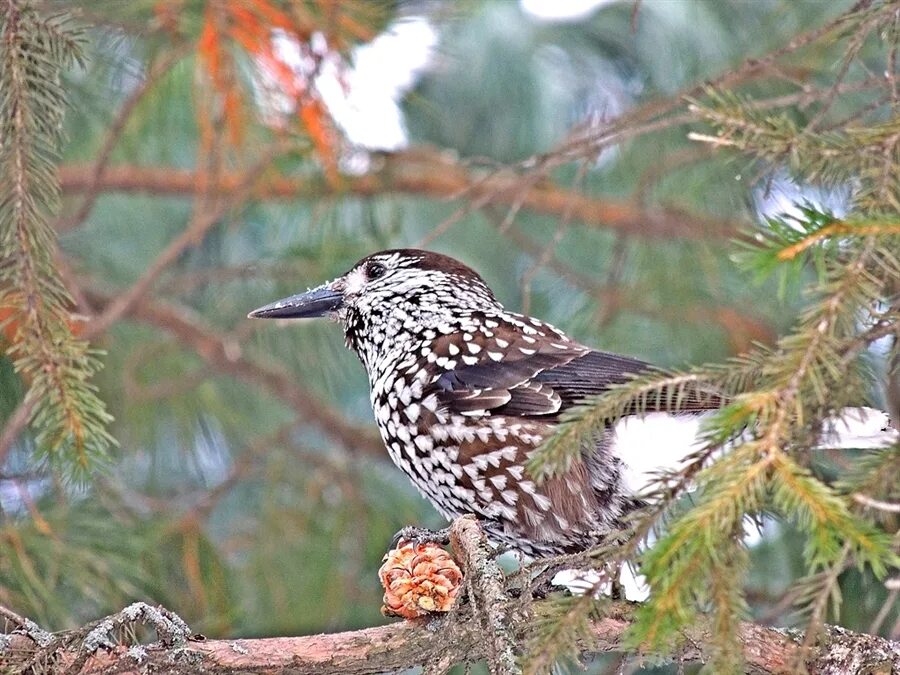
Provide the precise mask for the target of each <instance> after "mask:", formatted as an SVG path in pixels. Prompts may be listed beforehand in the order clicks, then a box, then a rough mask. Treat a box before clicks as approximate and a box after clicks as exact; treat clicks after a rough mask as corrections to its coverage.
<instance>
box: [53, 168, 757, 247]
mask: <svg viewBox="0 0 900 675" xmlns="http://www.w3.org/2000/svg"><path fill="white" fill-rule="evenodd" d="M90 171H91V170H90V167H85V166H83V165H76V166H64V167H61V169H60V185H61V186H62V190H63V191H64V192H66V193H76V192H81V191H84V190H86V189H88V188H89V186H90V184H91V182H90ZM242 178H243V177H242V176H238V175H235V174H233V173H223V174H222V175H221V176H220V177H219V181H218V184H217V185H212V186H210V189H213V190H218V191H219V192H220V193H222V194H226V195H227V194H231V193H233V192H234V191H235V190H236V189H237V188H238V186H239V185H240V182H241V180H242ZM523 180H524V181H527V180H528V177H527V176H524V177H523V176H519V175H517V174H510V173H509V172H504V173H502V174H497V173H492V174H490V175H486V174H485V172H484V171H479V170H476V169H471V168H469V167H466V166H465V165H462V164H459V163H457V162H453V161H451V160H447V159H445V158H442V157H441V156H439V155H437V153H429V154H428V156H425V157H423V153H421V152H419V153H399V154H397V155H389V156H386V157H385V158H384V163H383V166H382V167H381V168H379V169H378V170H377V171H373V172H371V173H368V174H366V175H363V176H346V177H344V180H343V181H342V182H341V185H340V188H339V189H337V188H335V186H333V185H329V183H328V182H327V181H326V180H325V179H324V178H322V177H321V176H313V177H308V176H304V177H299V176H298V177H284V176H263V177H261V178H260V181H259V183H258V185H257V186H256V189H255V190H254V195H256V196H257V197H259V198H260V199H293V200H298V201H301V200H310V199H315V200H322V199H325V198H327V197H328V196H332V197H339V196H343V195H356V196H362V197H373V196H378V195H384V194H391V193H400V194H412V195H424V196H427V197H433V198H435V199H459V198H460V195H463V196H465V198H466V200H467V201H471V202H473V203H476V204H482V203H484V204H487V203H491V204H495V205H505V206H518V205H519V204H520V203H521V207H522V208H525V209H528V210H530V211H532V212H534V213H540V214H545V215H551V216H559V215H560V214H563V213H565V212H566V211H567V210H571V214H572V216H571V217H572V220H573V221H577V222H580V223H584V224H586V225H589V226H595V227H602V228H610V229H613V230H618V231H621V232H623V233H626V234H634V235H636V236H641V237H647V238H659V237H664V238H669V237H679V238H686V239H704V238H708V237H714V238H729V237H734V236H736V235H737V233H738V232H739V230H740V229H741V228H742V227H743V224H742V223H740V222H737V221H729V220H720V219H714V218H709V217H704V216H701V215H698V214H694V213H690V212H687V211H684V210H682V209H678V208H675V207H665V206H657V207H653V208H644V207H641V206H640V205H638V204H635V203H633V202H631V201H627V200H620V199H613V198H607V197H598V196H589V195H584V194H581V193H573V192H572V191H570V190H566V189H562V188H560V187H558V186H556V185H553V184H552V183H549V182H547V181H543V182H540V183H538V184H535V185H532V186H530V187H527V186H526V187H525V188H523V185H522V181H523ZM208 182H209V181H207V180H205V179H204V176H203V172H199V173H198V172H193V171H185V170H180V169H174V168H169V167H138V166H117V167H110V168H109V169H108V170H107V171H106V173H105V174H104V175H103V177H102V179H101V186H102V189H103V190H108V191H119V192H150V193H154V194H170V195H184V196H192V195H194V194H195V193H196V192H197V190H198V189H199V187H198V186H201V185H204V184H207V183H208Z"/></svg>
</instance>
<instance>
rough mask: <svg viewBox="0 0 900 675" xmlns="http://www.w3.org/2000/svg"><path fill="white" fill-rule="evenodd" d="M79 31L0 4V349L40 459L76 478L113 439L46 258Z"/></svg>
mask: <svg viewBox="0 0 900 675" xmlns="http://www.w3.org/2000/svg"><path fill="white" fill-rule="evenodd" d="M81 51H82V32H81V30H80V29H79V28H78V26H77V25H75V24H74V23H73V21H72V20H71V18H70V17H69V16H68V15H66V14H54V15H47V16H45V15H42V14H39V13H38V12H37V11H36V10H35V9H34V8H33V7H31V6H30V5H29V4H28V3H27V2H23V1H22V0H6V1H5V2H4V3H3V7H2V10H0V174H2V176H3V180H2V182H0V251H2V264H0V309H2V312H3V325H4V333H5V334H6V335H7V336H8V338H9V341H10V344H9V346H8V353H9V355H10V357H11V358H12V360H13V362H14V364H15V368H16V371H17V372H18V373H19V376H20V377H21V378H22V380H23V381H24V382H25V383H26V384H27V386H28V390H27V393H26V396H25V403H24V405H26V406H28V407H29V408H30V411H31V422H32V424H33V426H34V428H35V430H36V431H37V441H38V446H39V448H40V449H41V452H42V453H43V456H44V458H46V459H48V460H50V461H51V462H54V463H55V464H57V465H58V466H59V467H60V468H61V469H63V470H64V473H65V474H66V475H68V476H70V477H74V478H83V477H85V474H86V471H87V470H88V469H89V468H91V467H93V466H94V463H95V462H96V461H97V460H99V459H102V458H103V457H104V456H105V455H106V453H107V451H108V449H109V447H110V446H111V444H112V443H113V440H112V438H111V436H110V435H109V434H108V432H107V430H106V427H107V424H108V423H109V421H110V416H109V415H108V413H107V412H106V409H105V406H104V404H103V402H102V401H101V400H100V398H99V397H98V396H97V392H96V389H95V387H94V386H93V385H92V384H91V382H90V380H91V377H92V376H93V375H94V373H95V372H96V371H97V370H98V368H99V367H100V362H99V360H98V358H97V353H96V352H95V351H93V350H91V349H90V348H89V346H88V344H87V342H85V341H83V340H79V339H78V338H77V337H76V336H75V335H74V334H73V327H74V326H75V320H74V317H73V315H72V312H71V309H70V308H71V307H72V300H71V298H70V297H69V294H68V292H67V290H66V287H65V284H64V283H63V281H62V278H61V277H60V274H59V271H58V269H57V267H56V264H55V262H54V256H55V247H56V238H55V233H54V231H53V229H52V227H51V226H50V224H49V222H48V216H49V214H51V213H52V212H53V211H54V209H55V208H56V205H57V201H58V193H59V187H58V183H57V179H56V169H55V162H56V160H57V149H58V147H59V144H60V141H61V128H62V116H63V113H64V110H65V106H66V97H65V92H64V90H63V87H62V84H61V82H60V74H61V72H62V70H63V69H64V68H66V67H68V66H70V65H72V64H75V63H77V62H78V60H79V58H80V55H81Z"/></svg>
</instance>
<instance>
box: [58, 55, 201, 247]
mask: <svg viewBox="0 0 900 675" xmlns="http://www.w3.org/2000/svg"><path fill="white" fill-rule="evenodd" d="M191 47H193V45H183V46H181V47H179V48H176V49H175V50H173V51H171V52H170V53H169V54H168V55H167V56H165V57H164V58H163V59H162V60H161V61H159V62H158V63H156V64H155V65H154V66H153V67H152V68H151V69H150V71H149V72H148V73H147V76H146V77H145V78H144V80H143V81H142V82H141V83H140V85H139V86H138V87H136V88H135V89H134V91H132V92H131V93H130V94H129V95H128V97H127V98H126V99H125V101H124V102H123V103H122V107H121V108H119V112H118V114H117V115H116V117H115V119H114V120H113V122H112V124H111V125H110V127H109V131H107V133H106V138H105V139H104V141H103V145H102V146H100V150H99V151H98V152H97V158H96V159H95V160H94V166H93V170H92V172H91V176H90V184H89V185H88V187H87V189H86V191H85V193H84V199H83V200H82V202H81V206H79V207H78V210H77V211H76V212H75V213H74V214H72V215H71V216H68V217H66V218H61V219H60V220H58V221H57V223H56V228H57V230H59V231H65V230H69V229H71V228H73V227H78V226H79V225H80V224H81V223H83V222H84V220H85V218H87V217H88V215H90V212H91V210H92V209H93V208H94V204H95V203H96V202H97V197H98V196H99V194H100V187H101V180H102V178H103V174H104V172H105V171H106V168H107V166H108V165H109V159H110V157H111V156H112V151H113V149H114V148H115V147H116V145H117V144H118V142H119V139H120V138H121V137H122V134H123V133H124V131H125V127H126V126H127V125H128V120H130V119H131V114H132V113H133V112H134V110H135V108H137V106H138V104H139V103H140V102H141V101H142V100H144V97H145V96H146V95H147V94H148V93H149V92H150V91H151V90H152V89H153V87H154V85H155V84H156V83H157V82H159V80H160V79H161V78H162V77H163V76H164V75H165V74H166V73H168V72H169V71H170V70H171V69H172V68H173V67H174V66H175V64H177V63H178V62H179V61H180V60H181V59H182V58H184V56H185V55H186V54H188V52H189V51H190V48H191Z"/></svg>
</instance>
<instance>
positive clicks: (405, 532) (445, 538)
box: [391, 525, 450, 548]
mask: <svg viewBox="0 0 900 675" xmlns="http://www.w3.org/2000/svg"><path fill="white" fill-rule="evenodd" d="M402 543H406V544H412V545H414V546H423V545H424V544H428V543H434V544H441V545H443V546H445V545H447V544H449V543H450V528H449V527H445V528H443V529H441V530H428V529H426V528H424V527H415V526H414V525H407V526H406V527H404V528H402V529H401V530H400V531H399V532H397V534H395V535H394V536H393V538H392V539H391V548H397V547H398V546H400V545H401V544H402Z"/></svg>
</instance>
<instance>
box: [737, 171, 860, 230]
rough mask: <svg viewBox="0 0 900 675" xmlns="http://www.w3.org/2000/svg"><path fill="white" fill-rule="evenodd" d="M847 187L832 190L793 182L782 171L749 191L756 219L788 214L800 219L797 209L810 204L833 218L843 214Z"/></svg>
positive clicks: (845, 212) (845, 211) (846, 199)
mask: <svg viewBox="0 0 900 675" xmlns="http://www.w3.org/2000/svg"><path fill="white" fill-rule="evenodd" d="M849 196H850V195H849V188H846V189H841V188H837V189H832V190H829V189H827V188H822V187H817V186H814V185H801V184H798V183H796V182H795V181H794V180H793V179H792V178H791V177H790V176H788V175H787V174H786V173H785V172H783V171H779V172H778V173H777V174H776V175H775V176H774V177H773V178H772V179H771V180H770V181H762V182H761V184H760V187H758V188H756V189H755V190H754V191H753V200H754V202H755V206H756V211H757V214H758V215H759V217H760V218H771V217H775V216H782V215H789V216H795V217H798V218H799V217H802V212H801V211H800V208H799V207H800V206H802V205H804V204H810V205H811V206H812V207H813V208H815V209H818V210H819V211H826V212H830V213H832V214H834V215H835V216H836V217H837V218H843V217H844V216H845V215H847V210H848V207H849Z"/></svg>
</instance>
